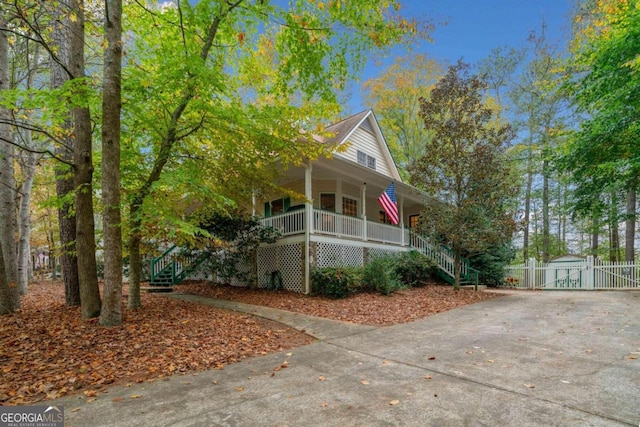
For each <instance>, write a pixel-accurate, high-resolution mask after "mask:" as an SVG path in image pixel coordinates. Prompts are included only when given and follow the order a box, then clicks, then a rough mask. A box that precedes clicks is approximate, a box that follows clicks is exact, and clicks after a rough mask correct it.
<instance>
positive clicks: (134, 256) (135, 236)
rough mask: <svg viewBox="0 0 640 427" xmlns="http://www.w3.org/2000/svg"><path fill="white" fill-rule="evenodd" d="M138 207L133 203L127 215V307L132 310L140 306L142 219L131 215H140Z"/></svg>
mask: <svg viewBox="0 0 640 427" xmlns="http://www.w3.org/2000/svg"><path fill="white" fill-rule="evenodd" d="M140 209H141V208H140V207H135V206H134V205H133V204H132V205H131V206H130V208H129V216H130V218H131V224H130V226H131V230H130V231H129V297H128V301H127V308H129V309H130V310H134V309H136V308H140V307H141V306H142V301H141V300H140V280H141V277H140V276H141V273H142V258H141V255H140V243H141V241H142V239H141V237H140V227H142V220H141V219H139V217H135V216H133V215H134V214H135V215H140V214H141V213H140V212H139V211H140Z"/></svg>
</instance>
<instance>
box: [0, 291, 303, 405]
mask: <svg viewBox="0 0 640 427" xmlns="http://www.w3.org/2000/svg"><path fill="white" fill-rule="evenodd" d="M125 293H126V290H125ZM142 304H143V308H142V309H140V310H135V311H128V310H126V309H124V310H123V312H124V319H125V321H124V322H123V324H121V325H120V326H116V327H112V328H106V327H102V326H100V325H99V324H98V321H97V319H92V320H82V319H81V315H80V309H79V307H67V306H65V305H64V286H63V285H62V284H61V283H53V284H52V283H51V282H45V283H35V284H31V285H29V292H28V294H27V295H26V296H25V297H23V299H22V309H21V310H19V311H18V312H16V313H14V314H12V315H9V316H0V378H1V380H0V405H22V404H30V403H34V402H38V401H41V400H46V399H54V398H57V397H61V396H64V395H67V394H70V393H79V392H82V393H83V394H84V395H85V396H86V397H95V396H100V395H101V394H102V393H104V392H105V391H106V387H107V386H109V385H111V384H114V383H128V382H144V381H153V380H156V379H160V378H162V377H165V376H168V375H173V374H181V373H186V372H194V371H200V370H204V369H211V368H214V369H215V368H218V369H221V368H222V367H223V366H224V365H225V364H228V363H233V362H237V361H239V360H241V359H243V358H246V357H251V356H257V355H261V354H267V353H273V352H277V351H281V350H284V349H288V348H292V347H296V346H300V345H304V344H307V343H310V342H311V341H312V339H311V338H310V337H308V336H307V335H304V334H302V333H299V332H297V331H295V330H293V329H290V328H288V327H285V326H283V325H281V324H279V323H275V322H271V321H268V320H264V319H261V318H256V317H253V316H249V315H244V314H240V313H235V312H231V311H227V310H222V309H218V308H215V307H210V306H205V305H199V304H192V303H188V302H183V301H177V300H174V299H171V298H166V297H162V296H158V295H154V294H147V293H143V294H142ZM123 307H126V298H123Z"/></svg>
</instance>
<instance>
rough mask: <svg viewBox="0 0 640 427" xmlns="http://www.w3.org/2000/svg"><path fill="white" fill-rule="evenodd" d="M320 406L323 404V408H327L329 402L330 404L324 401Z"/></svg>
mask: <svg viewBox="0 0 640 427" xmlns="http://www.w3.org/2000/svg"><path fill="white" fill-rule="evenodd" d="M320 406H322V407H323V408H326V407H327V406H329V404H328V403H325V402H323V403H321V404H320Z"/></svg>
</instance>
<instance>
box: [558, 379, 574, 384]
mask: <svg viewBox="0 0 640 427" xmlns="http://www.w3.org/2000/svg"><path fill="white" fill-rule="evenodd" d="M560 382H561V383H562V384H571V383H570V382H569V381H565V380H560Z"/></svg>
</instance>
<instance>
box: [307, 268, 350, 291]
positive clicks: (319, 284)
mask: <svg viewBox="0 0 640 427" xmlns="http://www.w3.org/2000/svg"><path fill="white" fill-rule="evenodd" d="M361 275H362V269H361V268H357V267H326V268H314V269H313V270H312V271H311V286H312V290H313V293H314V294H316V295H324V296H326V297H329V298H344V297H346V296H347V295H349V294H351V293H353V292H354V291H355V290H356V289H357V288H358V287H359V285H360V277H361Z"/></svg>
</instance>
